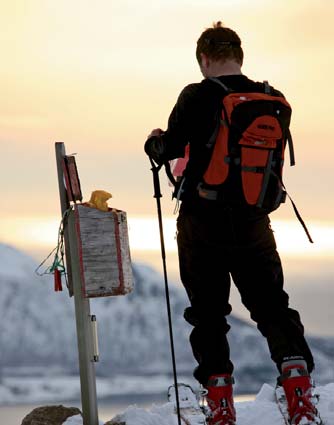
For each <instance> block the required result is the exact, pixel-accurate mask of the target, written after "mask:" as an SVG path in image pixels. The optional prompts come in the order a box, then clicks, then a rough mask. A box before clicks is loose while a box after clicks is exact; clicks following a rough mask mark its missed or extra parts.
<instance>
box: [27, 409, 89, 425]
mask: <svg viewBox="0 0 334 425" xmlns="http://www.w3.org/2000/svg"><path fill="white" fill-rule="evenodd" d="M74 415H81V411H80V410H79V409H78V408H77V407H65V406H62V405H59V406H42V407H36V409H34V410H33V411H32V412H30V413H29V414H28V415H27V416H26V417H25V418H24V419H23V421H22V423H21V425H62V424H63V423H64V422H65V421H66V419H67V418H69V417H70V416H74Z"/></svg>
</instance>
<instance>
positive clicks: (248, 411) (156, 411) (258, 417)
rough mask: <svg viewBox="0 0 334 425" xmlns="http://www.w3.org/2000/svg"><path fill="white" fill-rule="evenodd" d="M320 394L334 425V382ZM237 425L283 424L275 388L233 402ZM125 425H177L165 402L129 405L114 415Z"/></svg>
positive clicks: (327, 423) (76, 422)
mask: <svg viewBox="0 0 334 425" xmlns="http://www.w3.org/2000/svg"><path fill="white" fill-rule="evenodd" d="M316 392H317V393H318V394H319V395H320V401H319V404H318V406H317V407H318V410H319V412H320V415H321V417H322V420H323V422H324V425H333V424H334V384H327V385H325V386H323V387H317V388H316ZM235 407H236V411H237V425H255V424H256V425H268V424H270V425H283V424H284V420H283V418H282V415H281V413H280V411H279V409H278V407H277V404H276V403H275V390H274V388H273V387H272V386H270V385H268V384H264V385H263V386H262V388H261V390H260V392H259V393H258V395H257V396H256V398H255V400H254V401H243V402H239V403H236V406H235ZM117 419H118V420H119V421H124V422H125V423H126V425H177V417H176V415H175V414H174V405H173V404H172V403H166V404H164V405H162V406H156V405H153V406H152V408H151V409H143V408H139V407H136V406H129V407H128V408H127V409H126V410H125V412H123V413H122V414H120V415H118V416H117ZM64 424H66V425H83V422H82V418H81V416H79V415H78V416H73V417H71V418H69V419H68V420H67V421H66V422H64Z"/></svg>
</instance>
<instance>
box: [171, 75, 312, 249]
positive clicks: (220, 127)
mask: <svg viewBox="0 0 334 425" xmlns="http://www.w3.org/2000/svg"><path fill="white" fill-rule="evenodd" d="M208 79H209V80H211V81H213V82H215V83H217V84H219V85H220V86H221V87H222V88H223V89H224V95H223V97H222V108H221V110H220V111H219V116H218V117H217V118H218V119H217V126H216V129H215V131H214V132H213V134H212V136H211V137H210V139H209V141H208V143H207V145H206V146H207V147H208V149H210V150H211V151H212V153H211V158H210V160H209V165H208V166H207V168H206V170H205V172H204V174H203V179H202V181H201V182H200V183H199V184H198V187H197V190H198V194H199V196H200V197H202V198H205V199H208V200H216V201H222V202H226V203H228V204H239V205H240V204H244V205H250V206H254V207H258V208H262V209H264V211H265V212H266V213H270V212H272V211H274V210H276V209H277V208H278V207H279V206H280V204H281V203H283V202H285V200H286V196H288V198H289V199H290V201H291V204H292V207H293V209H294V212H295V214H296V216H297V218H298V220H299V222H300V223H301V225H302V226H303V228H304V231H305V233H306V235H307V237H308V239H309V241H310V242H311V243H313V240H312V238H311V235H310V233H309V231H308V229H307V227H306V225H305V223H304V221H303V219H302V217H301V215H300V214H299V211H298V210H297V207H296V205H295V203H294V202H293V200H292V198H291V197H290V196H289V194H288V193H287V191H286V189H285V186H284V183H283V180H282V176H283V165H284V153H285V148H286V145H287V144H288V147H289V154H290V165H291V166H293V165H295V155H294V149H293V142H292V137H291V133H290V130H289V125H290V120H291V112H292V111H291V106H290V105H289V103H288V102H287V101H286V100H285V98H284V97H283V95H280V94H279V93H278V92H277V91H276V92H275V93H273V89H272V87H271V86H270V85H269V84H268V82H267V81H264V85H263V87H264V91H263V93H258V92H255V93H240V92H235V91H233V90H231V89H229V88H228V87H227V86H225V84H223V83H222V82H221V81H220V80H219V79H218V78H208ZM188 158H189V146H188V150H187V151H186V157H185V158H182V159H178V160H176V161H173V162H172V164H170V165H171V166H172V170H171V168H170V165H169V164H165V165H166V171H167V175H168V177H169V179H170V180H171V181H172V183H173V184H174V185H175V186H176V188H177V189H176V191H175V192H174V193H176V194H177V196H176V197H177V200H179V198H180V197H181V194H182V190H183V189H182V186H183V183H184V179H182V177H181V176H182V174H183V170H184V168H185V164H186V163H187V160H188ZM180 161H181V162H182V163H178V162H180ZM174 170H175V172H174ZM174 177H176V178H177V180H178V181H179V184H177V181H176V180H175V178H174ZM181 199H182V198H181Z"/></svg>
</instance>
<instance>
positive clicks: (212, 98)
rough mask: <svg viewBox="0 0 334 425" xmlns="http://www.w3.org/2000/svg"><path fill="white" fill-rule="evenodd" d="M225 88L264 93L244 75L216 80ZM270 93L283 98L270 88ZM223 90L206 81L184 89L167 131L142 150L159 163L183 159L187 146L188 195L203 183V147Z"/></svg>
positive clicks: (208, 154) (205, 161) (207, 158)
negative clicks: (188, 146)
mask: <svg viewBox="0 0 334 425" xmlns="http://www.w3.org/2000/svg"><path fill="white" fill-rule="evenodd" d="M219 79H220V81H221V82H223V83H224V84H225V85H226V86H227V87H228V88H230V89H232V90H233V91H235V92H240V93H243V92H244V93H247V92H248V93H250V92H262V93H263V92H264V84H263V83H259V82H255V81H252V80H250V79H249V78H247V77H246V76H244V75H229V76H222V77H219ZM273 94H276V95H280V96H281V95H282V94H281V93H280V92H278V91H276V90H274V89H273ZM223 95H224V91H223V88H222V87H221V86H220V85H219V84H217V83H215V82H213V81H211V80H209V79H205V80H203V81H201V82H200V83H194V84H190V85H188V86H186V87H185V88H184V89H183V90H182V92H181V93H180V95H179V97H178V100H177V102H176V104H175V106H174V108H173V110H172V112H171V114H170V117H169V120H168V127H167V130H166V132H165V133H164V134H163V135H162V136H161V138H158V137H152V138H150V139H149V140H148V141H147V142H146V145H145V151H146V153H148V154H149V155H151V156H153V157H154V156H155V157H156V159H158V160H159V161H161V162H162V161H166V160H171V159H174V158H180V157H183V156H184V150H185V146H186V145H187V144H188V143H189V144H190V158H189V162H188V164H187V167H186V170H185V172H184V176H185V178H186V185H185V190H186V193H187V194H188V195H189V196H191V195H192V194H195V193H196V187H197V185H198V183H199V182H200V181H201V180H202V177H203V174H204V172H205V170H206V168H207V166H208V164H209V161H210V157H211V153H212V150H211V149H208V148H207V147H206V144H207V143H208V141H209V139H210V137H211V136H212V134H213V132H214V131H215V128H216V125H217V116H218V114H220V111H221V106H220V105H221V100H222V97H223Z"/></svg>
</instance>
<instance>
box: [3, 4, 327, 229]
mask: <svg viewBox="0 0 334 425" xmlns="http://www.w3.org/2000/svg"><path fill="white" fill-rule="evenodd" d="M0 12H1V13H0V24H1V33H2V36H1V38H0V50H1V52H2V61H1V62H2V63H1V67H0V89H1V97H0V128H1V132H0V139H1V147H2V156H1V158H2V160H1V193H2V199H3V202H2V205H1V213H0V215H1V217H3V218H8V217H9V216H10V217H17V218H21V219H24V218H26V217H29V218H33V217H34V216H37V215H38V216H44V215H45V216H53V217H57V216H58V214H59V201H58V187H57V177H56V171H55V159H54V142H55V141H64V142H65V144H66V147H67V152H68V153H72V152H78V158H77V162H78V166H79V172H80V177H81V182H82V187H83V192H84V196H85V198H88V197H89V195H90V192H91V190H93V189H97V188H99V189H105V190H108V191H111V192H112V193H113V195H114V200H113V202H114V205H115V206H117V207H118V208H122V209H124V210H126V211H128V213H129V214H130V215H134V216H137V215H140V214H141V215H146V214H154V213H155V205H154V203H153V202H152V184H151V175H150V171H149V163H148V160H147V158H146V157H145V155H144V154H143V143H144V140H145V138H146V135H147V134H148V132H149V131H150V130H151V128H152V127H158V126H159V127H162V128H164V127H165V125H166V121H167V118H168V114H169V112H170V109H171V107H172V106H173V104H174V102H175V101H176V98H177V96H178V94H179V92H180V90H181V89H182V88H183V86H184V85H185V84H187V83H189V82H193V81H199V80H200V79H201V75H200V72H199V70H198V66H197V64H196V60H195V55H194V50H195V43H196V40H197V38H198V36H199V34H200V33H201V31H202V30H203V29H204V28H205V27H207V26H209V25H211V23H212V22H213V21H214V20H218V19H221V20H223V21H224V22H225V24H226V25H229V26H231V27H233V28H234V29H236V31H237V32H238V33H239V34H240V35H241V37H242V39H243V47H244V50H245V64H244V72H245V73H246V74H247V75H249V76H250V77H252V78H254V79H259V80H263V79H268V80H269V81H270V82H271V83H272V84H274V85H276V86H277V87H278V88H279V89H281V90H282V91H283V92H284V93H285V94H286V96H287V98H288V100H289V101H290V103H291V104H292V106H293V109H294V113H293V123H292V131H293V135H294V139H295V145H296V155H297V167H295V168H294V169H291V170H287V171H286V173H285V174H286V184H287V187H288V189H289V190H290V192H291V195H292V196H293V197H294V198H295V201H296V202H297V204H298V206H299V207H300V209H301V211H302V213H303V215H304V217H305V219H307V220H318V221H331V220H333V209H334V208H333V206H334V200H333V199H334V197H333V189H332V183H331V182H332V180H333V176H332V169H333V165H332V157H333V154H334V147H333V142H332V134H333V133H334V124H333V119H332V110H333V106H332V100H333V99H334V89H333V86H331V85H330V79H331V71H332V69H333V65H334V64H333V62H334V57H333V40H334V30H333V25H332V17H333V16H334V13H333V12H334V3H332V2H329V1H327V0H316V1H311V0H298V1H289V0H281V1H279V2H278V1H271V0H253V1H252V2H249V1H246V0H233V1H232V0H225V1H224V0H205V1H200V0H177V1H176V0H168V1H167V0H155V1H147V0H146V1H141V0H118V1H116V0H115V1H114V0H97V1H96V2H91V1H88V0H71V1H68V0H58V1H54V0H28V1H26V0H12V1H10V2H3V4H2V5H1V10H0ZM164 193H165V197H164V202H165V204H166V207H165V214H166V215H171V213H172V210H173V205H172V204H171V203H170V201H169V199H170V196H169V193H170V189H168V188H167V187H166V186H164ZM1 217H0V218H1ZM293 217H294V216H293V213H292V210H291V208H290V206H284V207H282V209H281V210H280V212H279V213H278V218H289V219H293Z"/></svg>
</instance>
